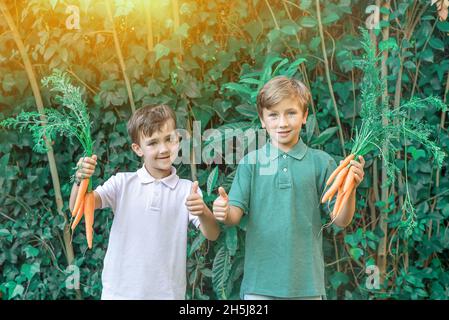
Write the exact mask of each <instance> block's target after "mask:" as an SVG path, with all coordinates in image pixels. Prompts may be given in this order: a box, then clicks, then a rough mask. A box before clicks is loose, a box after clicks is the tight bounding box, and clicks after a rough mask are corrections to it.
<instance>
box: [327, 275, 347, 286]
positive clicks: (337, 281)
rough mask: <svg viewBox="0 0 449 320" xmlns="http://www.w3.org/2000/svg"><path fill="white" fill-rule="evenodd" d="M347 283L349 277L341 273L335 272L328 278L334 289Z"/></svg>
mask: <svg viewBox="0 0 449 320" xmlns="http://www.w3.org/2000/svg"><path fill="white" fill-rule="evenodd" d="M348 282H349V277H348V276H347V275H346V274H345V273H343V272H335V273H334V274H333V275H332V276H331V277H330V283H331V285H332V287H333V288H334V289H338V287H340V286H341V285H342V284H347V283H348Z"/></svg>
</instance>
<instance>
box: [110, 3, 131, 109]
mask: <svg viewBox="0 0 449 320" xmlns="http://www.w3.org/2000/svg"><path fill="white" fill-rule="evenodd" d="M110 1H111V0H106V11H107V13H108V16H109V21H110V22H111V25H112V36H113V38H114V46H115V52H116V53H117V57H118V60H119V63H120V68H121V69H122V74H123V79H124V80H125V86H126V91H127V92H128V99H129V103H130V105H131V110H132V113H134V112H136V106H135V105H134V98H133V92H132V89H131V83H130V82H129V79H128V75H127V74H126V66H125V61H124V60H123V54H122V50H121V49H120V42H119V40H118V35H117V30H116V29H115V24H114V19H113V17H112V10H111V4H110Z"/></svg>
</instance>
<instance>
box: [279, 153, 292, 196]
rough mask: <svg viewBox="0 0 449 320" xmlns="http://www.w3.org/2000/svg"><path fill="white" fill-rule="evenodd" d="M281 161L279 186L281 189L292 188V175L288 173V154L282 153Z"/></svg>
mask: <svg viewBox="0 0 449 320" xmlns="http://www.w3.org/2000/svg"><path fill="white" fill-rule="evenodd" d="M280 163H281V168H282V169H281V170H282V172H281V174H280V176H279V188H280V189H285V188H290V187H291V181H290V177H289V176H288V174H287V171H288V159H287V155H286V154H283V155H282V159H281V161H280Z"/></svg>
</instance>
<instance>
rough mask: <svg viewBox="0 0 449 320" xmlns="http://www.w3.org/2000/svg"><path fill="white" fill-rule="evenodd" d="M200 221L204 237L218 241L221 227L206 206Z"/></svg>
mask: <svg viewBox="0 0 449 320" xmlns="http://www.w3.org/2000/svg"><path fill="white" fill-rule="evenodd" d="M199 219H200V230H201V232H202V233H203V235H204V236H205V237H206V238H207V239H209V240H212V241H215V240H217V239H218V236H219V235H220V227H219V225H218V223H217V221H216V220H215V217H214V215H213V214H212V212H211V211H210V209H209V208H208V207H207V206H206V205H204V210H203V214H202V215H200V216H199Z"/></svg>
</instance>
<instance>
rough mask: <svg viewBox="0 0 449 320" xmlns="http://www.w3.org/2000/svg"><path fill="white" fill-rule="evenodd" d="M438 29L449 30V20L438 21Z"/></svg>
mask: <svg viewBox="0 0 449 320" xmlns="http://www.w3.org/2000/svg"><path fill="white" fill-rule="evenodd" d="M437 28H438V30H440V31H442V32H449V22H448V21H438V22H437Z"/></svg>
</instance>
